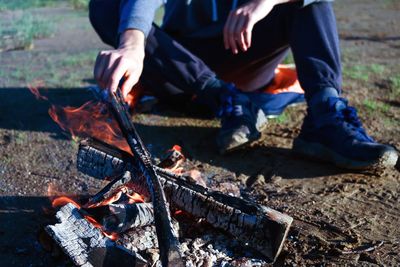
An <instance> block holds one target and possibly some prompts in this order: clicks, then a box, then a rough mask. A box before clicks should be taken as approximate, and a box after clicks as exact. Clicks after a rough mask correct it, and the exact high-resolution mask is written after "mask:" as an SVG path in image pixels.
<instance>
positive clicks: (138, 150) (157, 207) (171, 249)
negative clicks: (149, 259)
mask: <svg viewBox="0 0 400 267" xmlns="http://www.w3.org/2000/svg"><path fill="white" fill-rule="evenodd" d="M109 104H110V106H111V107H112V110H113V112H114V116H115V118H116V119H117V122H118V125H119V127H120V129H121V131H122V133H123V135H124V137H125V139H126V141H127V142H128V144H129V147H130V148H131V151H132V153H133V157H131V158H130V159H131V162H132V163H133V164H134V165H136V166H137V167H138V168H139V169H140V171H141V173H142V174H144V176H145V178H146V182H147V185H148V188H149V191H150V194H151V199H152V202H153V208H154V222H155V225H156V230H157V238H158V242H159V244H160V256H161V261H162V263H163V266H176V267H179V266H184V263H183V259H182V253H181V249H180V245H179V241H178V237H177V233H175V232H174V231H173V228H172V222H171V214H170V212H169V209H168V207H167V201H166V198H165V194H164V191H163V190H162V187H161V183H160V180H159V177H158V175H157V174H156V172H155V170H154V168H153V164H152V159H151V156H150V153H149V152H148V151H147V149H146V147H145V145H144V143H143V142H142V140H141V138H140V136H139V134H138V133H137V131H136V129H135V126H134V125H133V123H132V121H131V119H130V114H129V112H128V108H127V107H126V104H125V101H124V99H123V96H122V93H121V90H120V89H118V90H117V91H116V92H111V94H110V99H109Z"/></svg>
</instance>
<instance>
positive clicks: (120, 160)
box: [78, 140, 293, 261]
mask: <svg viewBox="0 0 400 267" xmlns="http://www.w3.org/2000/svg"><path fill="white" fill-rule="evenodd" d="M105 151H107V152H105ZM126 157H127V155H126V154H125V153H124V152H122V151H120V150H117V149H115V148H112V147H110V146H107V145H105V144H102V143H100V142H98V141H93V140H87V141H85V142H82V143H81V145H80V148H79V152H78V170H80V171H81V172H83V173H85V174H88V175H91V176H94V177H96V178H100V179H102V178H104V177H101V176H99V174H102V173H109V174H113V175H114V176H116V175H118V174H119V173H120V172H121V171H122V172H123V171H129V172H130V173H131V181H130V183H132V184H133V185H134V186H135V190H136V189H137V192H138V193H140V194H144V195H146V194H147V195H148V192H147V190H146V189H145V188H144V187H145V186H144V184H145V181H144V177H143V175H141V173H140V171H139V170H137V169H135V168H134V167H133V166H132V165H131V164H130V163H129V162H127V161H125V160H124V159H125V158H126ZM110 161H111V162H113V164H111V163H110ZM104 168H111V169H109V170H104ZM156 171H157V173H158V175H159V176H160V181H161V184H162V186H163V188H164V191H165V195H166V197H167V199H168V201H169V202H170V204H171V205H172V206H173V207H174V208H176V209H180V210H184V211H186V212H188V213H190V214H191V215H193V216H195V217H198V218H204V219H206V221H207V222H209V223H210V224H211V225H213V226H214V227H216V228H219V229H222V230H224V231H226V232H228V233H230V234H231V235H232V236H234V237H235V238H237V239H239V240H241V241H242V242H243V243H244V244H247V245H248V246H250V247H252V248H254V249H256V250H258V251H259V252H260V253H262V254H263V255H264V256H266V257H267V258H268V259H269V260H271V261H274V260H275V259H276V257H277V256H278V254H279V252H280V251H281V249H282V246H283V242H284V240H285V238H286V236H287V233H288V231H289V227H290V225H291V223H292V221H293V219H292V218H291V217H290V216H288V215H285V214H282V213H280V212H278V211H275V210H273V209H270V208H268V207H265V206H261V205H257V204H254V203H251V202H248V201H245V200H243V199H240V198H236V197H231V196H228V195H224V194H222V193H219V192H214V191H210V190H208V189H207V188H204V187H202V186H199V185H195V184H191V183H189V182H187V181H185V180H184V179H182V178H181V177H180V176H178V175H175V174H172V173H169V172H168V171H165V170H161V169H156Z"/></svg>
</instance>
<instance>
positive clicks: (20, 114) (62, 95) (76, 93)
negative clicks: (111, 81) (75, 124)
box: [0, 88, 93, 135]
mask: <svg viewBox="0 0 400 267" xmlns="http://www.w3.org/2000/svg"><path fill="white" fill-rule="evenodd" d="M39 92H40V94H41V95H43V96H45V97H47V98H48V100H49V101H44V100H38V99H37V98H36V97H35V95H34V94H32V93H31V92H30V91H29V89H28V88H0V99H1V100H0V128H3V129H14V130H22V131H40V132H51V133H55V134H56V135H59V134H60V128H59V127H58V126H57V125H56V124H55V123H54V122H53V121H52V119H51V118H50V116H49V114H48V109H49V107H50V104H55V105H62V106H80V105H82V104H83V103H85V102H86V101H88V100H90V99H93V94H92V93H91V92H90V91H89V90H87V89H84V88H57V89H54V88H48V89H41V90H39Z"/></svg>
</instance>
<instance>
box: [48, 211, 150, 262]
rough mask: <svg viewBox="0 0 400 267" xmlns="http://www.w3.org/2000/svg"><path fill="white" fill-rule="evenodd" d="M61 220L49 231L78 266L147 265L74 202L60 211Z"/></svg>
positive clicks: (59, 217)
mask: <svg viewBox="0 0 400 267" xmlns="http://www.w3.org/2000/svg"><path fill="white" fill-rule="evenodd" d="M56 217H57V219H58V220H59V221H60V223H58V224H55V225H49V226H47V227H46V232H47V233H48V234H49V235H50V236H51V237H52V238H53V239H54V240H55V242H56V243H57V244H58V245H59V246H60V247H61V249H62V250H63V251H64V252H65V253H66V254H67V255H68V256H69V257H70V258H71V260H72V261H73V262H74V264H75V265H77V266H82V267H92V266H93V267H114V266H123V267H125V266H126V267H132V266H137V267H139V266H147V262H146V260H144V259H143V258H142V257H141V256H140V255H139V254H137V253H134V252H132V251H129V250H127V249H125V248H124V247H122V246H120V245H117V244H116V243H114V242H113V241H112V240H110V239H109V238H107V237H105V236H104V235H103V234H102V233H101V232H100V230H99V229H97V228H95V227H94V226H93V225H92V224H91V223H89V222H88V221H87V220H86V219H85V218H84V217H83V216H82V215H81V214H80V212H79V210H78V208H76V207H75V206H74V205H72V204H67V205H65V206H63V207H62V208H61V209H60V210H59V211H58V212H57V214H56Z"/></svg>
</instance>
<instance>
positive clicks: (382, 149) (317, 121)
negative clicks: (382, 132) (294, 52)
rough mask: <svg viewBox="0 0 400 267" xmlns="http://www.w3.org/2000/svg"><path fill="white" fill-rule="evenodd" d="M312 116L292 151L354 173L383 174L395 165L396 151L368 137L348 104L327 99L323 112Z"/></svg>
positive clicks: (344, 101)
mask: <svg viewBox="0 0 400 267" xmlns="http://www.w3.org/2000/svg"><path fill="white" fill-rule="evenodd" d="M320 111H321V112H319V113H318V114H316V112H314V114H313V112H311V111H310V109H309V110H308V114H307V116H306V117H305V119H304V123H303V126H302V129H301V132H300V134H299V136H298V137H297V138H296V139H295V140H294V142H293V150H294V151H295V152H297V153H300V154H302V155H306V156H310V157H313V158H316V159H319V160H323V161H328V162H331V163H333V164H335V165H336V166H339V167H342V168H346V169H354V170H383V169H385V168H388V167H393V166H394V165H396V162H397V158H398V154H397V151H396V150H395V149H394V148H393V147H391V146H388V145H384V144H380V143H378V142H376V141H374V140H373V139H372V138H371V137H370V136H368V135H367V133H366V132H365V130H364V128H363V127H362V124H361V121H360V120H359V118H358V116H357V111H356V109H355V108H353V107H349V106H348V105H347V100H345V99H343V98H339V97H329V98H328V99H327V102H326V108H325V109H321V110H320Z"/></svg>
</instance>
